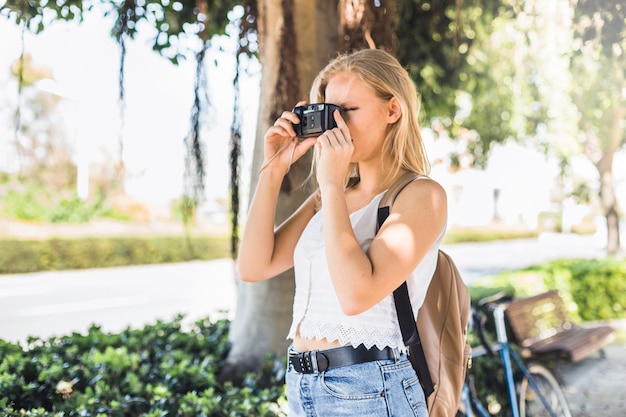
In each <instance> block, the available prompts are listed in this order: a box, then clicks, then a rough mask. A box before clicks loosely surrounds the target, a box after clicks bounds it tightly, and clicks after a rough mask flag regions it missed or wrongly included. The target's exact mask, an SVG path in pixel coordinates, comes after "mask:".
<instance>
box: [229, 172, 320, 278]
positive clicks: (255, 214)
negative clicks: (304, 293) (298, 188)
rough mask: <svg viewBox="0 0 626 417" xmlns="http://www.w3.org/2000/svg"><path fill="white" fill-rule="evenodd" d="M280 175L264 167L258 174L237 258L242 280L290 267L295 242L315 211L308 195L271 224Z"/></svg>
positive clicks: (274, 211)
mask: <svg viewBox="0 0 626 417" xmlns="http://www.w3.org/2000/svg"><path fill="white" fill-rule="evenodd" d="M282 178H283V174H280V175H277V174H276V173H274V172H272V171H266V170H264V171H262V172H261V174H260V176H259V183H258V186H257V190H256V192H255V195H254V198H253V200H252V204H251V206H250V212H249V214H248V220H247V222H246V226H245V228H244V232H243V236H242V239H241V244H240V246H239V257H238V259H237V268H238V271H239V276H240V278H241V279H242V280H243V281H249V282H256V281H262V280H266V279H269V278H272V277H274V276H276V275H278V274H280V273H281V272H284V271H286V270H287V269H289V268H291V267H292V266H293V253H294V250H295V247H296V243H297V242H298V239H299V237H300V235H301V234H302V231H303V230H304V228H305V227H306V225H307V223H308V222H309V220H310V219H311V217H313V214H314V213H315V210H314V208H315V198H314V196H311V197H309V198H308V199H307V200H306V201H305V202H304V203H303V204H302V205H301V206H300V207H299V208H298V210H296V211H295V212H294V214H292V215H291V216H290V217H289V218H288V219H287V220H285V221H284V222H283V223H282V224H281V225H280V226H279V227H278V228H275V227H274V218H275V214H276V203H277V201H278V194H279V192H280V184H281V183H282Z"/></svg>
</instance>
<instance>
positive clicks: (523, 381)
mask: <svg viewBox="0 0 626 417" xmlns="http://www.w3.org/2000/svg"><path fill="white" fill-rule="evenodd" d="M507 300H510V297H507V296H506V295H503V294H496V295H495V296H493V297H489V298H485V299H483V300H481V301H480V302H479V303H478V306H479V307H481V308H484V309H486V310H487V311H490V312H491V314H492V315H493V319H494V325H495V332H496V338H497V342H496V343H489V342H488V341H487V338H486V336H485V331H484V323H485V319H486V317H485V316H484V314H482V313H481V312H480V311H479V310H477V309H473V311H472V318H473V320H472V321H473V323H472V325H473V328H474V329H475V330H476V333H477V335H478V336H479V339H480V341H481V346H478V347H476V348H472V359H476V358H478V357H481V356H486V355H494V354H496V353H499V355H500V361H501V363H502V367H503V369H504V376H505V384H506V389H507V394H508V399H509V406H510V410H511V416H512V417H531V416H532V417H535V416H550V417H571V416H572V413H571V412H570V409H569V405H568V403H567V399H566V398H565V394H564V393H563V389H562V388H561V386H560V384H559V382H558V381H557V379H556V378H555V377H554V375H553V374H552V372H550V371H549V370H548V369H547V368H546V367H545V366H543V365H541V364H538V363H529V364H528V365H526V364H525V363H524V361H523V360H522V359H521V358H520V356H519V354H518V353H517V352H516V351H515V350H513V349H512V348H511V346H510V344H509V340H508V337H507V332H506V322H505V316H504V310H505V303H506V301H507ZM514 365H515V366H514ZM515 371H517V372H515ZM461 402H462V408H463V410H461V411H462V412H463V413H464V414H462V415H464V416H466V417H473V416H480V417H491V416H492V413H490V412H489V411H488V410H487V407H485V406H484V404H483V403H482V402H481V401H480V399H479V398H478V395H477V393H476V389H475V387H474V380H473V376H472V375H468V381H467V382H466V384H465V385H464V387H463V393H462V397H461Z"/></svg>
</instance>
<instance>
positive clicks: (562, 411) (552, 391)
mask: <svg viewBox="0 0 626 417" xmlns="http://www.w3.org/2000/svg"><path fill="white" fill-rule="evenodd" d="M528 372H529V373H530V376H531V377H532V379H533V381H534V382H535V383H536V384H537V387H538V389H539V393H540V395H541V397H543V398H544V399H545V400H546V402H547V403H548V404H549V405H550V408H551V409H552V411H553V412H554V415H553V414H551V413H550V412H549V411H548V409H546V407H545V405H544V403H543V401H542V400H541V397H540V395H539V394H538V393H537V392H536V391H535V390H534V389H533V387H532V384H531V383H530V381H529V380H528V378H527V377H526V376H524V378H522V382H521V384H520V393H519V411H520V417H543V416H556V417H572V413H571V411H570V409H569V405H568V403H567V399H566V398H565V394H564V393H563V389H561V385H560V384H559V383H558V381H557V380H556V378H555V377H554V375H552V372H550V371H549V370H548V369H547V368H545V367H544V366H543V365H539V364H531V365H529V366H528Z"/></svg>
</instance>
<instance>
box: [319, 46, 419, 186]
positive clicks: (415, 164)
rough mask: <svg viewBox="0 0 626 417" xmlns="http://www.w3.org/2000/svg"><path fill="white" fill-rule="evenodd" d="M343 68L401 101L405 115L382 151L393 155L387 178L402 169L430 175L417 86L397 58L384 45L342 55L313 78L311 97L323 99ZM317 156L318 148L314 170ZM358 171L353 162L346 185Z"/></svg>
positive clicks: (385, 95)
mask: <svg viewBox="0 0 626 417" xmlns="http://www.w3.org/2000/svg"><path fill="white" fill-rule="evenodd" d="M342 72H348V73H351V74H355V75H357V76H358V77H360V78H361V79H362V80H363V81H365V83H367V84H368V85H369V86H370V87H371V88H372V89H373V90H374V91H375V93H376V95H377V96H378V97H380V98H381V99H383V100H390V99H391V98H392V97H395V98H396V99H397V100H398V103H399V104H400V108H401V111H402V115H401V116H400V118H399V119H398V121H397V122H396V123H394V124H392V125H390V127H389V130H388V131H387V134H386V136H385V139H384V143H383V152H384V153H385V154H390V155H391V156H392V158H391V160H392V166H391V167H389V169H388V170H387V172H388V178H387V179H388V180H391V179H393V178H395V177H396V176H397V175H398V173H399V172H400V170H402V169H404V170H407V171H411V172H415V173H416V174H422V175H428V174H429V172H430V163H429V161H428V158H427V156H426V150H425V148H424V143H423V141H422V135H421V134H420V126H419V119H418V115H419V110H420V100H419V96H418V94H417V88H416V87H415V84H414V83H413V81H412V80H411V78H410V77H409V74H408V72H407V71H406V70H405V69H404V68H403V67H402V65H400V63H399V62H398V60H397V59H396V58H395V57H393V56H392V55H391V54H389V53H388V52H385V51H383V50H381V49H363V50H359V51H356V52H353V53H349V54H342V55H339V56H338V57H337V58H335V59H333V60H332V61H331V62H330V63H328V65H327V66H326V67H325V68H324V69H323V70H322V71H320V73H319V74H318V75H317V77H316V78H315V80H314V81H313V86H312V87H311V93H310V101H311V102H312V103H320V102H324V101H325V98H326V87H327V86H328V83H329V81H330V79H331V78H333V77H334V76H336V75H337V74H339V73H342ZM317 159H318V155H317V150H316V155H315V157H314V158H313V170H314V169H315V164H316V161H317ZM358 174H359V173H358V164H356V163H354V164H352V166H351V169H350V171H349V173H348V176H347V178H346V185H347V184H348V182H349V181H350V180H351V179H354V178H355V177H357V178H358Z"/></svg>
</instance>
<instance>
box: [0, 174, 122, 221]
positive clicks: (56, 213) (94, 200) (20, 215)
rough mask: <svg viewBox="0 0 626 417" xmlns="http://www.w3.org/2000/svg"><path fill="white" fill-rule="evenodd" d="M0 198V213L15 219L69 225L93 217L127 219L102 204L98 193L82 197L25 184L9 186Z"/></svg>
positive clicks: (103, 202) (72, 193)
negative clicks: (84, 198) (86, 198)
mask: <svg viewBox="0 0 626 417" xmlns="http://www.w3.org/2000/svg"><path fill="white" fill-rule="evenodd" d="M0 196H1V195H0ZM1 201H2V204H0V213H2V214H3V215H4V216H5V217H6V218H9V219H15V220H26V221H41V222H49V223H73V224H77V223H86V222H88V221H90V220H92V219H97V218H110V219H115V220H124V221H128V220H131V216H129V215H127V214H124V213H120V212H119V211H117V210H115V209H113V208H111V207H106V204H105V200H104V197H103V196H102V194H101V193H99V192H96V193H94V194H93V196H91V198H89V199H88V200H82V199H80V198H79V197H78V195H77V194H76V192H75V191H74V190H66V191H64V192H56V193H51V192H49V191H47V190H46V189H45V188H44V187H43V186H41V185H37V184H26V185H22V186H20V187H15V188H9V189H8V190H7V191H6V192H5V195H4V196H2V200H1Z"/></svg>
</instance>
